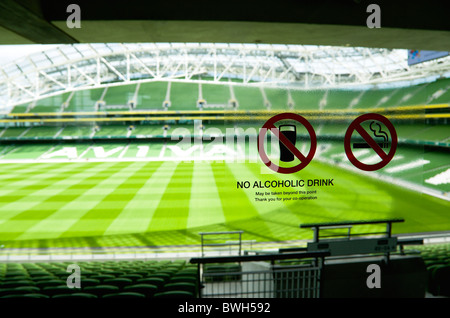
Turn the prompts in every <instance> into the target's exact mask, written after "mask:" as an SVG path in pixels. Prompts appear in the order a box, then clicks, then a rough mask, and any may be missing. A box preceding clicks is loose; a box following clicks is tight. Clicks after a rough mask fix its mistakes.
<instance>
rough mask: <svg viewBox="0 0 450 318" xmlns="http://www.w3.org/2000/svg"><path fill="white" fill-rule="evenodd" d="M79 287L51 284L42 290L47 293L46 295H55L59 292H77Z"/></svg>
mask: <svg viewBox="0 0 450 318" xmlns="http://www.w3.org/2000/svg"><path fill="white" fill-rule="evenodd" d="M77 290H79V289H77V288H74V289H71V288H69V287H67V285H60V286H49V287H44V288H43V289H42V290H41V293H43V294H45V295H49V296H53V295H58V294H71V293H74V292H76V291H77Z"/></svg>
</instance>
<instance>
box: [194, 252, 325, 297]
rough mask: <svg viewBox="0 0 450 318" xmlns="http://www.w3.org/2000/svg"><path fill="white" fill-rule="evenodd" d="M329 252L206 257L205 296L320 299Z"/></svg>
mask: <svg viewBox="0 0 450 318" xmlns="http://www.w3.org/2000/svg"><path fill="white" fill-rule="evenodd" d="M328 255H329V253H328V252H326V251H323V252H312V253H307V252H304V253H282V254H281V253H277V254H260V255H245V256H226V257H202V258H193V259H191V260H190V262H191V263H193V264H198V271H199V275H198V277H199V285H200V286H201V288H200V295H199V296H200V297H201V298H318V297H320V275H321V270H322V264H323V258H324V257H325V256H328Z"/></svg>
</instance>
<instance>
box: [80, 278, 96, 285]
mask: <svg viewBox="0 0 450 318" xmlns="http://www.w3.org/2000/svg"><path fill="white" fill-rule="evenodd" d="M100 283H101V282H100V280H99V279H93V278H85V279H81V286H82V287H88V286H97V285H100Z"/></svg>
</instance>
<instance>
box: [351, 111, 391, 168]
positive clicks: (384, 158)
mask: <svg viewBox="0 0 450 318" xmlns="http://www.w3.org/2000/svg"><path fill="white" fill-rule="evenodd" d="M367 120H376V121H379V122H382V123H383V124H384V125H385V126H386V127H387V128H388V130H389V133H390V135H391V139H392V141H391V149H390V150H389V153H387V154H386V153H385V152H384V151H383V149H381V147H380V146H378V144H377V143H376V141H375V140H374V139H373V138H372V137H371V136H370V135H369V134H368V133H367V132H366V131H365V130H364V128H362V126H361V123H362V122H364V121H367ZM354 130H356V131H357V132H358V133H359V134H360V135H361V137H363V139H364V140H365V141H366V142H367V143H368V144H369V146H370V147H371V148H372V149H373V150H374V151H375V152H376V153H377V154H378V155H379V156H380V158H381V161H380V162H378V163H376V164H372V165H368V164H365V163H363V162H361V161H359V160H358V159H356V157H355V155H354V154H353V152H352V149H351V137H352V134H353V131H354ZM397 142H398V140H397V132H396V131H395V128H394V125H392V123H391V122H390V121H389V119H387V118H386V117H384V116H383V115H380V114H375V113H369V114H364V115H361V116H359V117H358V118H356V119H355V120H354V121H353V122H352V123H351V124H350V125H349V127H348V129H347V132H346V133H345V137H344V149H345V154H346V155H347V158H348V160H350V162H351V163H352V164H353V165H354V166H355V167H357V168H359V169H361V170H364V171H375V170H378V169H381V168H383V167H384V166H386V165H387V164H388V163H389V162H390V161H391V160H392V158H393V157H394V154H395V151H396V150H397Z"/></svg>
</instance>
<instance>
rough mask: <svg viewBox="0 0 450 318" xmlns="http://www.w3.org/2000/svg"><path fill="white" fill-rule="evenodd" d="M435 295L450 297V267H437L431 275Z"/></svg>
mask: <svg viewBox="0 0 450 318" xmlns="http://www.w3.org/2000/svg"><path fill="white" fill-rule="evenodd" d="M432 280H433V282H434V284H435V286H434V287H435V288H436V295H438V296H445V297H450V265H442V266H437V267H436V268H435V269H434V270H433V273H432Z"/></svg>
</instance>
